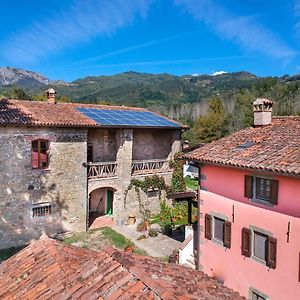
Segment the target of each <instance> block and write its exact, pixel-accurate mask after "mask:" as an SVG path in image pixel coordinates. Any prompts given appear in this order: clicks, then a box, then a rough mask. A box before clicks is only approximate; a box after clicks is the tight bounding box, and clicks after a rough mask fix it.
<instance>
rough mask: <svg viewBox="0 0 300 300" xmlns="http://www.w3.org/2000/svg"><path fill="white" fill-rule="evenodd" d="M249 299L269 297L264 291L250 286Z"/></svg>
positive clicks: (266, 298) (266, 299)
mask: <svg viewBox="0 0 300 300" xmlns="http://www.w3.org/2000/svg"><path fill="white" fill-rule="evenodd" d="M249 296H250V297H249V299H250V300H268V299H269V297H268V296H267V295H265V294H264V293H262V292H260V291H258V290H257V289H254V288H250V289H249Z"/></svg>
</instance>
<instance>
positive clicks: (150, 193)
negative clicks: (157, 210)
mask: <svg viewBox="0 0 300 300" xmlns="http://www.w3.org/2000/svg"><path fill="white" fill-rule="evenodd" d="M158 194H159V190H149V191H147V196H148V197H149V198H151V197H157V196H158Z"/></svg>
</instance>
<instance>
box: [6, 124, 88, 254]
mask: <svg viewBox="0 0 300 300" xmlns="http://www.w3.org/2000/svg"><path fill="white" fill-rule="evenodd" d="M41 138H42V139H47V140H49V141H50V151H49V160H50V164H49V169H47V170H33V169H32V167H31V141H32V140H35V139H41ZM86 141H87V130H85V129H79V130H78V129H76V130H73V129H53V128H52V129H47V128H21V127H20V128H12V127H11V128H9V127H1V128H0V143H1V144H0V248H7V247H11V246H18V245H24V244H26V243H28V242H29V241H30V240H31V239H32V238H38V237H39V236H40V235H41V234H42V232H46V233H47V234H49V235H51V234H54V233H58V232H62V231H69V230H70V231H82V230H85V229H86V205H87V204H86V199H87V176H86V168H85V167H84V166H83V163H84V162H86V148H87V143H86ZM41 202H48V203H50V204H51V215H48V216H43V217H33V215H32V206H33V205H34V204H37V203H41Z"/></svg>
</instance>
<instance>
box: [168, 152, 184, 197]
mask: <svg viewBox="0 0 300 300" xmlns="http://www.w3.org/2000/svg"><path fill="white" fill-rule="evenodd" d="M183 164H184V162H183V160H182V159H180V158H179V154H177V155H175V157H174V159H173V160H172V161H171V162H170V167H171V168H172V169H173V173H172V181H171V190H172V192H183V191H185V190H186V185H185V181H184V178H183Z"/></svg>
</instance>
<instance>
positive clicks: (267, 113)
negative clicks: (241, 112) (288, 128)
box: [253, 98, 274, 127]
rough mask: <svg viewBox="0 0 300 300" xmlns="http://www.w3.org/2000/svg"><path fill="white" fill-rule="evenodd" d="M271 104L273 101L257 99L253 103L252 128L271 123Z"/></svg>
mask: <svg viewBox="0 0 300 300" xmlns="http://www.w3.org/2000/svg"><path fill="white" fill-rule="evenodd" d="M273 103H274V102H273V101H271V100H268V99H264V98H258V99H256V100H255V101H254V102H253V112H254V127H257V126H266V125H270V124H271V123H272V108H273Z"/></svg>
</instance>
